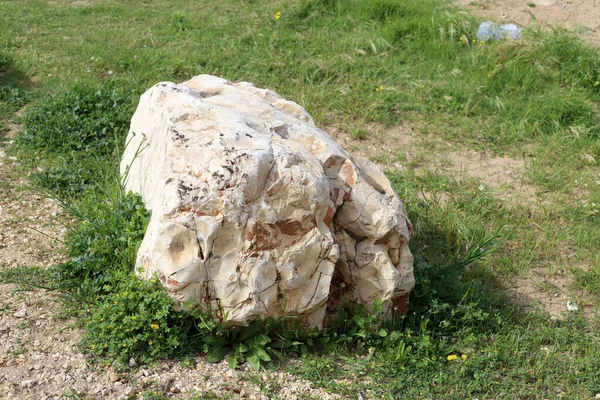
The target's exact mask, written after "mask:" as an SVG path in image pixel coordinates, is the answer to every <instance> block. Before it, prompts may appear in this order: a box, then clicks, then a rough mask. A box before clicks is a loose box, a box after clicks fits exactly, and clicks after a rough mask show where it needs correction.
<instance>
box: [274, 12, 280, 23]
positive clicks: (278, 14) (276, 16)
mask: <svg viewBox="0 0 600 400" xmlns="http://www.w3.org/2000/svg"><path fill="white" fill-rule="evenodd" d="M274 18H275V21H277V20H278V19H279V18H281V12H280V11H277V13H276V14H275V17H274Z"/></svg>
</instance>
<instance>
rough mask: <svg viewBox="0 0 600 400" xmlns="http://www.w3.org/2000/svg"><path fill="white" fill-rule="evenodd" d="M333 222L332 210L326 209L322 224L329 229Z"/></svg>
mask: <svg viewBox="0 0 600 400" xmlns="http://www.w3.org/2000/svg"><path fill="white" fill-rule="evenodd" d="M332 221H333V208H331V207H327V214H325V218H324V219H323V222H324V223H325V225H327V227H328V228H331V222H332Z"/></svg>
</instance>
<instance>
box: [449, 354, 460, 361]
mask: <svg viewBox="0 0 600 400" xmlns="http://www.w3.org/2000/svg"><path fill="white" fill-rule="evenodd" d="M446 358H448V361H454V360H456V359H457V358H458V356H457V355H456V354H450V355H449V356H448V357H446Z"/></svg>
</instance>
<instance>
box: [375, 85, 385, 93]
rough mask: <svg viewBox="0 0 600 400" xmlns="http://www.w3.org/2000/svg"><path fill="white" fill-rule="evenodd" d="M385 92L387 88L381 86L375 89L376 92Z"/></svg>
mask: <svg viewBox="0 0 600 400" xmlns="http://www.w3.org/2000/svg"><path fill="white" fill-rule="evenodd" d="M384 90H385V86H383V85H381V86H379V87H378V88H376V89H375V91H376V92H382V91H384Z"/></svg>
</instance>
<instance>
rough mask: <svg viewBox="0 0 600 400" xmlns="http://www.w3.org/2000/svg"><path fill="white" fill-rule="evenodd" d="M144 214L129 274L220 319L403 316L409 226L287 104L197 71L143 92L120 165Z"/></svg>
mask: <svg viewBox="0 0 600 400" xmlns="http://www.w3.org/2000/svg"><path fill="white" fill-rule="evenodd" d="M121 174H122V175H123V181H124V184H125V188H126V189H128V190H131V191H133V192H135V193H139V194H140V195H141V197H142V199H143V201H144V204H145V205H146V207H147V208H148V209H149V210H151V211H152V217H151V219H150V224H149V226H148V230H147V232H146V235H145V237H144V240H143V242H142V244H141V247H140V249H139V252H138V255H137V271H138V273H139V274H140V275H141V276H142V277H144V278H146V279H149V278H151V277H153V276H158V278H159V279H160V280H161V282H162V284H163V285H164V286H165V288H166V289H167V290H168V291H169V292H170V293H171V295H172V297H173V298H174V299H175V300H176V301H177V302H178V303H179V304H181V305H183V304H184V303H186V302H187V301H189V300H192V301H194V302H195V303H196V304H197V305H198V306H199V307H202V308H203V309H205V310H210V311H211V312H213V313H215V314H216V315H217V316H218V317H219V318H221V319H222V320H223V321H226V322H227V323H228V324H230V325H247V324H248V323H249V322H251V321H253V320H255V319H259V318H267V317H270V316H274V317H276V316H281V315H293V316H297V317H298V318H300V321H301V322H302V323H303V325H304V326H306V327H315V326H319V327H320V326H322V325H323V324H324V323H326V322H327V316H328V315H329V314H331V313H335V311H336V309H337V307H339V306H341V305H342V303H343V302H346V303H360V304H364V305H366V306H367V307H371V306H372V305H373V303H374V301H376V299H379V300H381V302H382V305H383V307H384V310H387V311H388V312H390V311H391V309H392V308H393V307H394V305H395V306H396V307H399V308H404V307H405V305H406V299H407V298H408V294H409V292H410V290H411V289H412V287H413V285H414V278H413V266H412V264H413V257H412V255H411V253H410V250H409V248H408V239H409V235H410V232H411V225H410V221H409V220H408V218H407V216H406V212H405V210H404V207H403V205H402V202H401V201H400V199H399V198H398V196H397V195H396V193H394V191H393V189H392V187H391V185H390V183H389V181H388V179H387V178H386V177H385V175H384V174H383V173H382V172H381V171H380V169H379V168H378V167H377V166H376V165H375V164H373V163H371V162H369V161H367V160H364V159H360V158H354V157H352V156H351V155H350V154H348V153H347V152H346V151H344V149H342V148H341V147H340V145H338V144H337V143H336V142H335V141H334V140H333V139H332V138H331V137H330V136H329V135H328V134H327V133H325V132H323V131H322V130H320V129H318V128H317V127H315V125H314V122H313V120H312V118H311V117H310V115H308V113H307V112H306V111H305V110H304V109H303V108H302V107H301V106H299V105H298V104H296V103H294V102H292V101H287V100H285V99H283V98H281V97H280V96H279V95H278V94H277V93H274V92H272V91H270V90H265V89H259V88H257V87H255V86H254V85H252V84H250V83H246V82H241V83H235V84H234V83H231V82H229V81H227V80H225V79H220V78H217V77H214V76H209V75H201V76H197V77H195V78H193V79H192V80H190V81H188V82H184V83H182V84H179V85H176V84H174V83H169V82H164V83H159V84H157V85H155V86H154V87H152V88H151V89H150V90H148V91H147V92H146V93H144V94H143V95H142V97H141V99H140V103H139V106H138V108H137V111H136V112H135V114H134V116H133V118H132V121H131V130H130V132H129V136H128V137H127V146H126V150H125V153H124V155H123V159H122V162H121Z"/></svg>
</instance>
